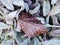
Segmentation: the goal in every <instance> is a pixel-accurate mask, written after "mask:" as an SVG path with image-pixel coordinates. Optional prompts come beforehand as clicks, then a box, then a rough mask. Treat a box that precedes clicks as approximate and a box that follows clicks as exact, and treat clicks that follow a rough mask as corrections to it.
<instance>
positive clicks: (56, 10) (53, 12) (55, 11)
mask: <svg viewBox="0 0 60 45" xmlns="http://www.w3.org/2000/svg"><path fill="white" fill-rule="evenodd" d="M58 13H60V5H58V6H55V7H53V8H52V10H51V11H50V12H49V14H48V15H49V16H53V15H56V14H58Z"/></svg>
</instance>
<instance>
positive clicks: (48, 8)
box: [43, 0, 50, 16]
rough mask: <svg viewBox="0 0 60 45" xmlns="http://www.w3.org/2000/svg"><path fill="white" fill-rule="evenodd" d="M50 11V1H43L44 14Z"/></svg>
mask: <svg viewBox="0 0 60 45" xmlns="http://www.w3.org/2000/svg"><path fill="white" fill-rule="evenodd" d="M49 11H50V3H49V1H45V0H44V2H43V15H44V16H46V15H47V14H48V13H49Z"/></svg>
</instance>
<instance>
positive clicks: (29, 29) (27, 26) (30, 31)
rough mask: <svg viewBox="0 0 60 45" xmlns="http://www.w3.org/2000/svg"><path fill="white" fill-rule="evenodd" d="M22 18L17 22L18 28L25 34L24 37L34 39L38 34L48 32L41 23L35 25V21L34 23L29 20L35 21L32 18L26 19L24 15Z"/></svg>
mask: <svg viewBox="0 0 60 45" xmlns="http://www.w3.org/2000/svg"><path fill="white" fill-rule="evenodd" d="M24 16H25V17H24V18H23V19H22V18H20V19H19V22H20V27H21V29H22V31H23V32H24V33H25V34H26V36H28V37H34V36H38V35H39V34H43V33H46V32H48V31H47V29H46V28H45V27H44V26H43V25H42V24H41V23H40V24H39V23H37V21H38V20H37V21H36V23H34V21H32V20H31V19H33V20H35V18H34V17H32V18H31V17H30V18H28V17H27V16H26V15H24ZM28 16H29V15H28ZM25 18H26V19H25ZM28 19H29V20H30V21H29V20H28Z"/></svg>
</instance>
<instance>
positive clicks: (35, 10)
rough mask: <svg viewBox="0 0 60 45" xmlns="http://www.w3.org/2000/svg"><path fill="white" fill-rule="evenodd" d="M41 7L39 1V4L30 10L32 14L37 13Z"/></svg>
mask: <svg viewBox="0 0 60 45" xmlns="http://www.w3.org/2000/svg"><path fill="white" fill-rule="evenodd" d="M39 9H40V4H39V3H38V6H36V7H35V8H34V9H33V10H29V13H30V14H35V13H37V12H38V11H39Z"/></svg>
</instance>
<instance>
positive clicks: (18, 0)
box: [13, 0, 24, 7]
mask: <svg viewBox="0 0 60 45" xmlns="http://www.w3.org/2000/svg"><path fill="white" fill-rule="evenodd" d="M13 4H14V5H16V6H22V7H24V1H23V0H13Z"/></svg>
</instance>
